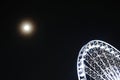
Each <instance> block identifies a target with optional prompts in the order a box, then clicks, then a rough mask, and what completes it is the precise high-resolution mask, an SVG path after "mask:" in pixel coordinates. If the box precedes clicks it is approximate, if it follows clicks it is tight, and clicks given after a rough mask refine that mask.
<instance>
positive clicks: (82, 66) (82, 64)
mask: <svg viewBox="0 0 120 80" xmlns="http://www.w3.org/2000/svg"><path fill="white" fill-rule="evenodd" d="M95 41H97V42H101V43H105V44H106V45H108V46H110V47H112V48H113V49H115V50H116V51H117V52H118V53H120V51H119V50H117V49H116V48H115V47H113V46H112V45H110V44H108V43H107V42H104V41H102V40H91V41H89V42H88V43H87V44H89V43H92V42H95ZM87 44H86V45H87ZM86 45H84V46H83V47H82V48H81V50H80V51H79V54H78V57H77V75H78V79H79V80H87V78H86V74H85V71H84V63H83V61H84V59H83V56H84V55H86V54H84V55H83V54H81V52H82V51H83V50H84V48H85V47H86ZM83 53H84V52H83ZM80 56H82V58H81V59H80V61H79V57H80ZM79 63H81V67H80V68H81V71H83V72H82V74H81V75H79V72H80V70H79V66H78V65H79ZM80 77H84V78H83V79H80Z"/></svg>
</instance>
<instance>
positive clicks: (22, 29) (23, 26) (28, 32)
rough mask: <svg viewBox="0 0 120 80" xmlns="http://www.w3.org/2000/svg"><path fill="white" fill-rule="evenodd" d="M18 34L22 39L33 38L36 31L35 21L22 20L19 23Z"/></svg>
mask: <svg viewBox="0 0 120 80" xmlns="http://www.w3.org/2000/svg"><path fill="white" fill-rule="evenodd" d="M18 30H19V33H20V34H21V36H23V37H27V36H33V34H34V33H35V31H36V24H35V21H33V20H32V19H24V20H21V21H20V22H19V28H18Z"/></svg>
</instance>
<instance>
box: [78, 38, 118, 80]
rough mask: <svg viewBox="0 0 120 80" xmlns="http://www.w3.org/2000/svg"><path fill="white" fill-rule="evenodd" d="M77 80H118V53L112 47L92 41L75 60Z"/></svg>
mask: <svg viewBox="0 0 120 80" xmlns="http://www.w3.org/2000/svg"><path fill="white" fill-rule="evenodd" d="M77 74H78V79H79V80H120V51H119V50H117V49H116V48H115V47H113V46H112V45H110V44H108V43H106V42H104V41H101V40H92V41H90V42H88V43H87V44H86V45H84V46H83V47H82V48H81V50H80V52H79V55H78V58H77Z"/></svg>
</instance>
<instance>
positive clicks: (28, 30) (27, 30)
mask: <svg viewBox="0 0 120 80" xmlns="http://www.w3.org/2000/svg"><path fill="white" fill-rule="evenodd" d="M21 29H22V32H24V33H25V34H29V33H31V32H32V30H33V25H32V24H31V23H29V22H27V23H24V24H22V26H21Z"/></svg>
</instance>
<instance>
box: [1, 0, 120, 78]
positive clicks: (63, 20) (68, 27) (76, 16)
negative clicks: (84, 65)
mask: <svg viewBox="0 0 120 80" xmlns="http://www.w3.org/2000/svg"><path fill="white" fill-rule="evenodd" d="M0 4H1V5H0V20H1V25H0V35H1V37H0V46H1V47H0V51H1V52H0V53H1V54H3V55H5V56H4V57H5V58H4V59H3V63H4V64H5V71H6V73H7V75H6V76H7V77H8V78H7V79H8V80H78V78H77V71H76V61H77V56H78V53H79V50H80V49H81V47H82V46H83V45H84V44H86V43H87V42H88V41H90V40H93V39H100V40H103V41H106V42H108V43H110V44H111V45H113V46H115V47H116V48H118V49H119V50H120V29H119V27H120V12H119V11H120V6H119V3H117V2H113V1H109V2H108V1H107V2H96V1H84V2H65V1H64V2H62V1H57V2H55V1H34V0H33V1H13V2H12V1H6V2H5V1H4V2H1V3H0ZM26 17H30V18H32V19H33V20H34V21H35V22H36V23H37V31H36V34H35V35H34V36H32V37H31V38H29V39H26V38H23V37H21V36H19V33H18V32H17V24H18V23H19V20H21V19H24V18H26ZM1 57H2V56H1ZM4 61H5V62H4ZM7 79H6V80H7Z"/></svg>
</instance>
